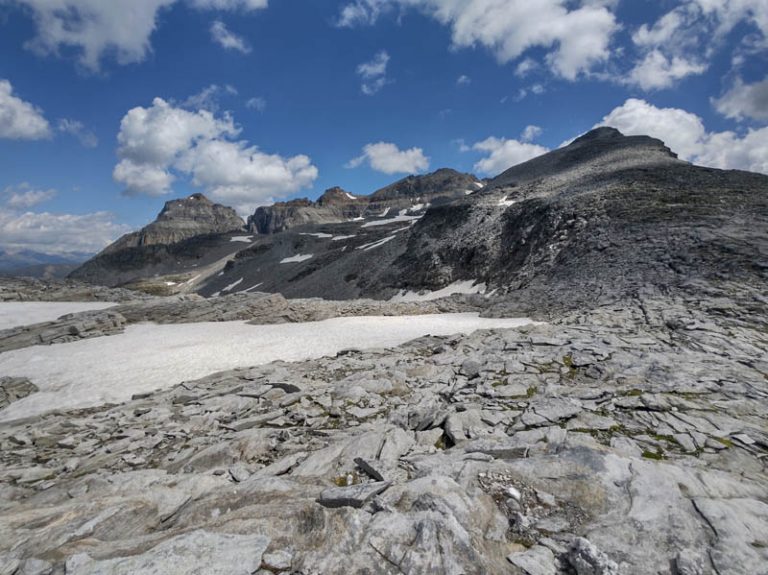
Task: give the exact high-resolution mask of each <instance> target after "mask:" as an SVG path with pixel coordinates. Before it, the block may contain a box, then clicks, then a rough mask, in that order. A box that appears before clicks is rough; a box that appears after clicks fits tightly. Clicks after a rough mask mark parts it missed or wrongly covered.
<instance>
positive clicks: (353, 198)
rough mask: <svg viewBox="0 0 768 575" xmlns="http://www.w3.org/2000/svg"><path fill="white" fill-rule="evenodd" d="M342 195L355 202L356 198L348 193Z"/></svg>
mask: <svg viewBox="0 0 768 575" xmlns="http://www.w3.org/2000/svg"><path fill="white" fill-rule="evenodd" d="M344 195H345V196H347V197H348V198H349V199H350V200H356V199H357V198H356V197H355V196H353V195H352V194H350V193H349V192H344Z"/></svg>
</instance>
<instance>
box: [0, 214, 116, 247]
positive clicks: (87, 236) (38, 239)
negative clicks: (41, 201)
mask: <svg viewBox="0 0 768 575" xmlns="http://www.w3.org/2000/svg"><path fill="white" fill-rule="evenodd" d="M129 231H130V228H129V227H128V226H126V225H123V224H119V223H116V222H115V217H114V215H113V214H111V213H109V212H94V213H89V214H54V213H48V212H42V213H35V212H19V211H16V210H9V209H5V208H0V238H1V239H0V249H3V250H7V251H19V250H33V251H36V252H41V253H46V254H55V255H67V254H74V253H95V252H98V251H100V250H102V249H104V248H105V247H107V246H108V245H109V244H111V243H112V242H113V241H115V240H116V239H117V238H118V237H120V236H121V235H123V234H126V233H128V232H129Z"/></svg>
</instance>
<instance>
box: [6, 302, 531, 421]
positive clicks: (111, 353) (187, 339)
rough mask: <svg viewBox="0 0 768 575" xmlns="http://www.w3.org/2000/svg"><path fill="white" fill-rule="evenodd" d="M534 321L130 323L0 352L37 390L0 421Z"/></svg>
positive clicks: (467, 317) (428, 318)
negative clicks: (228, 374) (223, 374)
mask: <svg viewBox="0 0 768 575" xmlns="http://www.w3.org/2000/svg"><path fill="white" fill-rule="evenodd" d="M530 323H532V322H531V321H530V320H528V319H509V318H507V319H499V318H480V317H478V315H477V314H472V313H465V314H441V315H422V316H400V317H346V318H335V319H329V320H325V321H321V322H311V323H294V324H280V325H258V326H254V325H248V324H247V323H246V322H244V321H243V322H220V323H196V324H177V325H155V324H137V325H130V326H128V327H127V328H126V330H125V333H123V334H120V335H113V336H108V337H99V338H95V339H87V340H80V341H75V342H71V343H62V344H58V345H51V346H35V347H28V348H25V349H19V350H14V351H9V352H6V353H3V354H1V355H0V373H2V374H3V375H7V376H12V377H28V378H29V379H30V380H31V381H32V382H34V383H35V385H37V386H38V387H39V388H40V391H39V392H38V393H34V394H32V395H30V396H28V397H26V398H24V399H21V400H19V401H17V402H15V403H13V404H11V405H10V406H8V407H7V408H6V409H4V410H3V411H0V421H9V420H12V419H18V418H22V417H29V416H34V415H39V414H41V413H45V412H47V411H50V410H52V409H72V408H79V407H90V406H96V405H103V404H105V403H119V402H124V401H128V400H130V398H131V396H132V395H134V394H137V393H148V392H151V391H154V390H158V389H165V388H169V387H173V386H174V385H177V384H179V383H181V382H182V381H190V380H194V379H197V378H201V377H204V376H206V375H210V374H212V373H215V372H217V371H223V370H229V369H235V368H238V367H249V366H254V365H261V364H265V363H269V362H272V361H277V360H282V361H301V360H306V359H311V358H318V357H322V356H333V355H335V354H336V353H338V352H339V351H341V350H343V349H349V348H356V349H370V348H382V347H393V346H397V345H400V344H402V343H405V342H407V341H410V340H412V339H415V338H417V337H421V336H424V335H426V334H432V335H451V334H456V333H471V332H473V331H475V330H478V329H494V328H498V329H503V328H514V327H519V326H522V325H526V324H530ZM318 334H322V337H318ZM84 366H87V369H86V367H84Z"/></svg>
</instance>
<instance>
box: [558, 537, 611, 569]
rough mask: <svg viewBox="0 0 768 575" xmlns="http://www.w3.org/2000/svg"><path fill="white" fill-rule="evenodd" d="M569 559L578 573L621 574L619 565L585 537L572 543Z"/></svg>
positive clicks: (578, 538)
mask: <svg viewBox="0 0 768 575" xmlns="http://www.w3.org/2000/svg"><path fill="white" fill-rule="evenodd" d="M568 561H569V562H570V564H571V566H572V567H573V568H574V569H575V570H576V573H577V574H578V575H621V574H620V572H619V566H618V565H617V564H616V563H615V562H614V561H611V560H610V559H609V558H608V557H607V556H606V555H605V553H603V552H602V551H600V550H599V549H598V548H597V547H595V546H594V545H593V544H592V543H590V542H589V540H587V539H584V538H583V537H577V538H576V539H575V540H574V541H573V543H572V544H571V548H570V550H569V552H568Z"/></svg>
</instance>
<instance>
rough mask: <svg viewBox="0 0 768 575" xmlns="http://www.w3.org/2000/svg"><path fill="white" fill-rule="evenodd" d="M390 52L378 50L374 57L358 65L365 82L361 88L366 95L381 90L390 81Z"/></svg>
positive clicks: (359, 73)
mask: <svg viewBox="0 0 768 575" xmlns="http://www.w3.org/2000/svg"><path fill="white" fill-rule="evenodd" d="M388 64H389V54H387V52H386V51H385V50H382V51H380V52H378V53H377V54H376V55H375V56H374V57H373V59H371V60H370V61H368V62H363V63H362V64H360V65H359V66H358V67H357V73H358V75H359V76H360V77H361V78H362V80H363V82H362V84H361V85H360V89H361V90H362V91H363V94H365V95H366V96H372V95H373V94H376V93H377V92H378V91H379V90H381V89H382V88H383V87H384V86H385V85H386V84H387V83H388V82H389V80H387V65H388Z"/></svg>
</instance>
